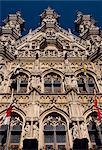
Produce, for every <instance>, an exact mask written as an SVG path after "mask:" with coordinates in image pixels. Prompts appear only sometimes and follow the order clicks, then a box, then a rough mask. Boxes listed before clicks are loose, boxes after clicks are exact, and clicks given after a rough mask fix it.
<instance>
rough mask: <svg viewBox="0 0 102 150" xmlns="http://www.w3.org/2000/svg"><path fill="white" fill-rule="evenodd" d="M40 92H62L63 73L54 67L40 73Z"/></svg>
mask: <svg viewBox="0 0 102 150" xmlns="http://www.w3.org/2000/svg"><path fill="white" fill-rule="evenodd" d="M42 87H43V88H42V89H43V90H42V92H45V93H47V94H51V93H56V94H58V93H62V92H64V83H63V73H62V72H60V71H58V70H56V69H48V70H45V71H44V72H43V73H42Z"/></svg>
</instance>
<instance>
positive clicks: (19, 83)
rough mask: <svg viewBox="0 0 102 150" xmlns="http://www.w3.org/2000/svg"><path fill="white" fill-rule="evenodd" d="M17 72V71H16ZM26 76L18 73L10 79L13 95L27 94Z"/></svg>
mask: <svg viewBox="0 0 102 150" xmlns="http://www.w3.org/2000/svg"><path fill="white" fill-rule="evenodd" d="M18 72H19V71H18ZM27 85H28V76H27V75H26V74H25V73H22V72H19V73H18V74H16V75H14V76H13V77H12V83H11V88H13V89H14V92H15V93H25V92H27Z"/></svg>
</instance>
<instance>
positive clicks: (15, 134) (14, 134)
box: [0, 112, 23, 150]
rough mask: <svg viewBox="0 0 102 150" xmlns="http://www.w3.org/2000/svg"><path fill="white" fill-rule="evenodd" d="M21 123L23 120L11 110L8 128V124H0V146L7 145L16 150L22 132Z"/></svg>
mask: <svg viewBox="0 0 102 150" xmlns="http://www.w3.org/2000/svg"><path fill="white" fill-rule="evenodd" d="M22 124H23V120H22V118H21V116H20V115H19V114H17V113H15V112H12V114H11V120H10V125H9V128H8V125H2V126H1V127H0V148H2V147H6V146H7V145H9V147H10V149H11V150H18V148H19V142H20V138H21V132H22ZM8 130H9V132H8Z"/></svg>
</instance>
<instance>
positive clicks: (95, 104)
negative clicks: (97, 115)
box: [93, 96, 98, 108]
mask: <svg viewBox="0 0 102 150" xmlns="http://www.w3.org/2000/svg"><path fill="white" fill-rule="evenodd" d="M93 106H94V107H95V108H97V107H98V104H97V98H96V96H95V99H94V105H93Z"/></svg>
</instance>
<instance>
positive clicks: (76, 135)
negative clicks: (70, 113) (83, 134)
mask: <svg viewBox="0 0 102 150" xmlns="http://www.w3.org/2000/svg"><path fill="white" fill-rule="evenodd" d="M72 125H73V127H72V136H73V140H75V139H77V138H79V129H78V125H77V124H76V123H75V122H73V123H72Z"/></svg>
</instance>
